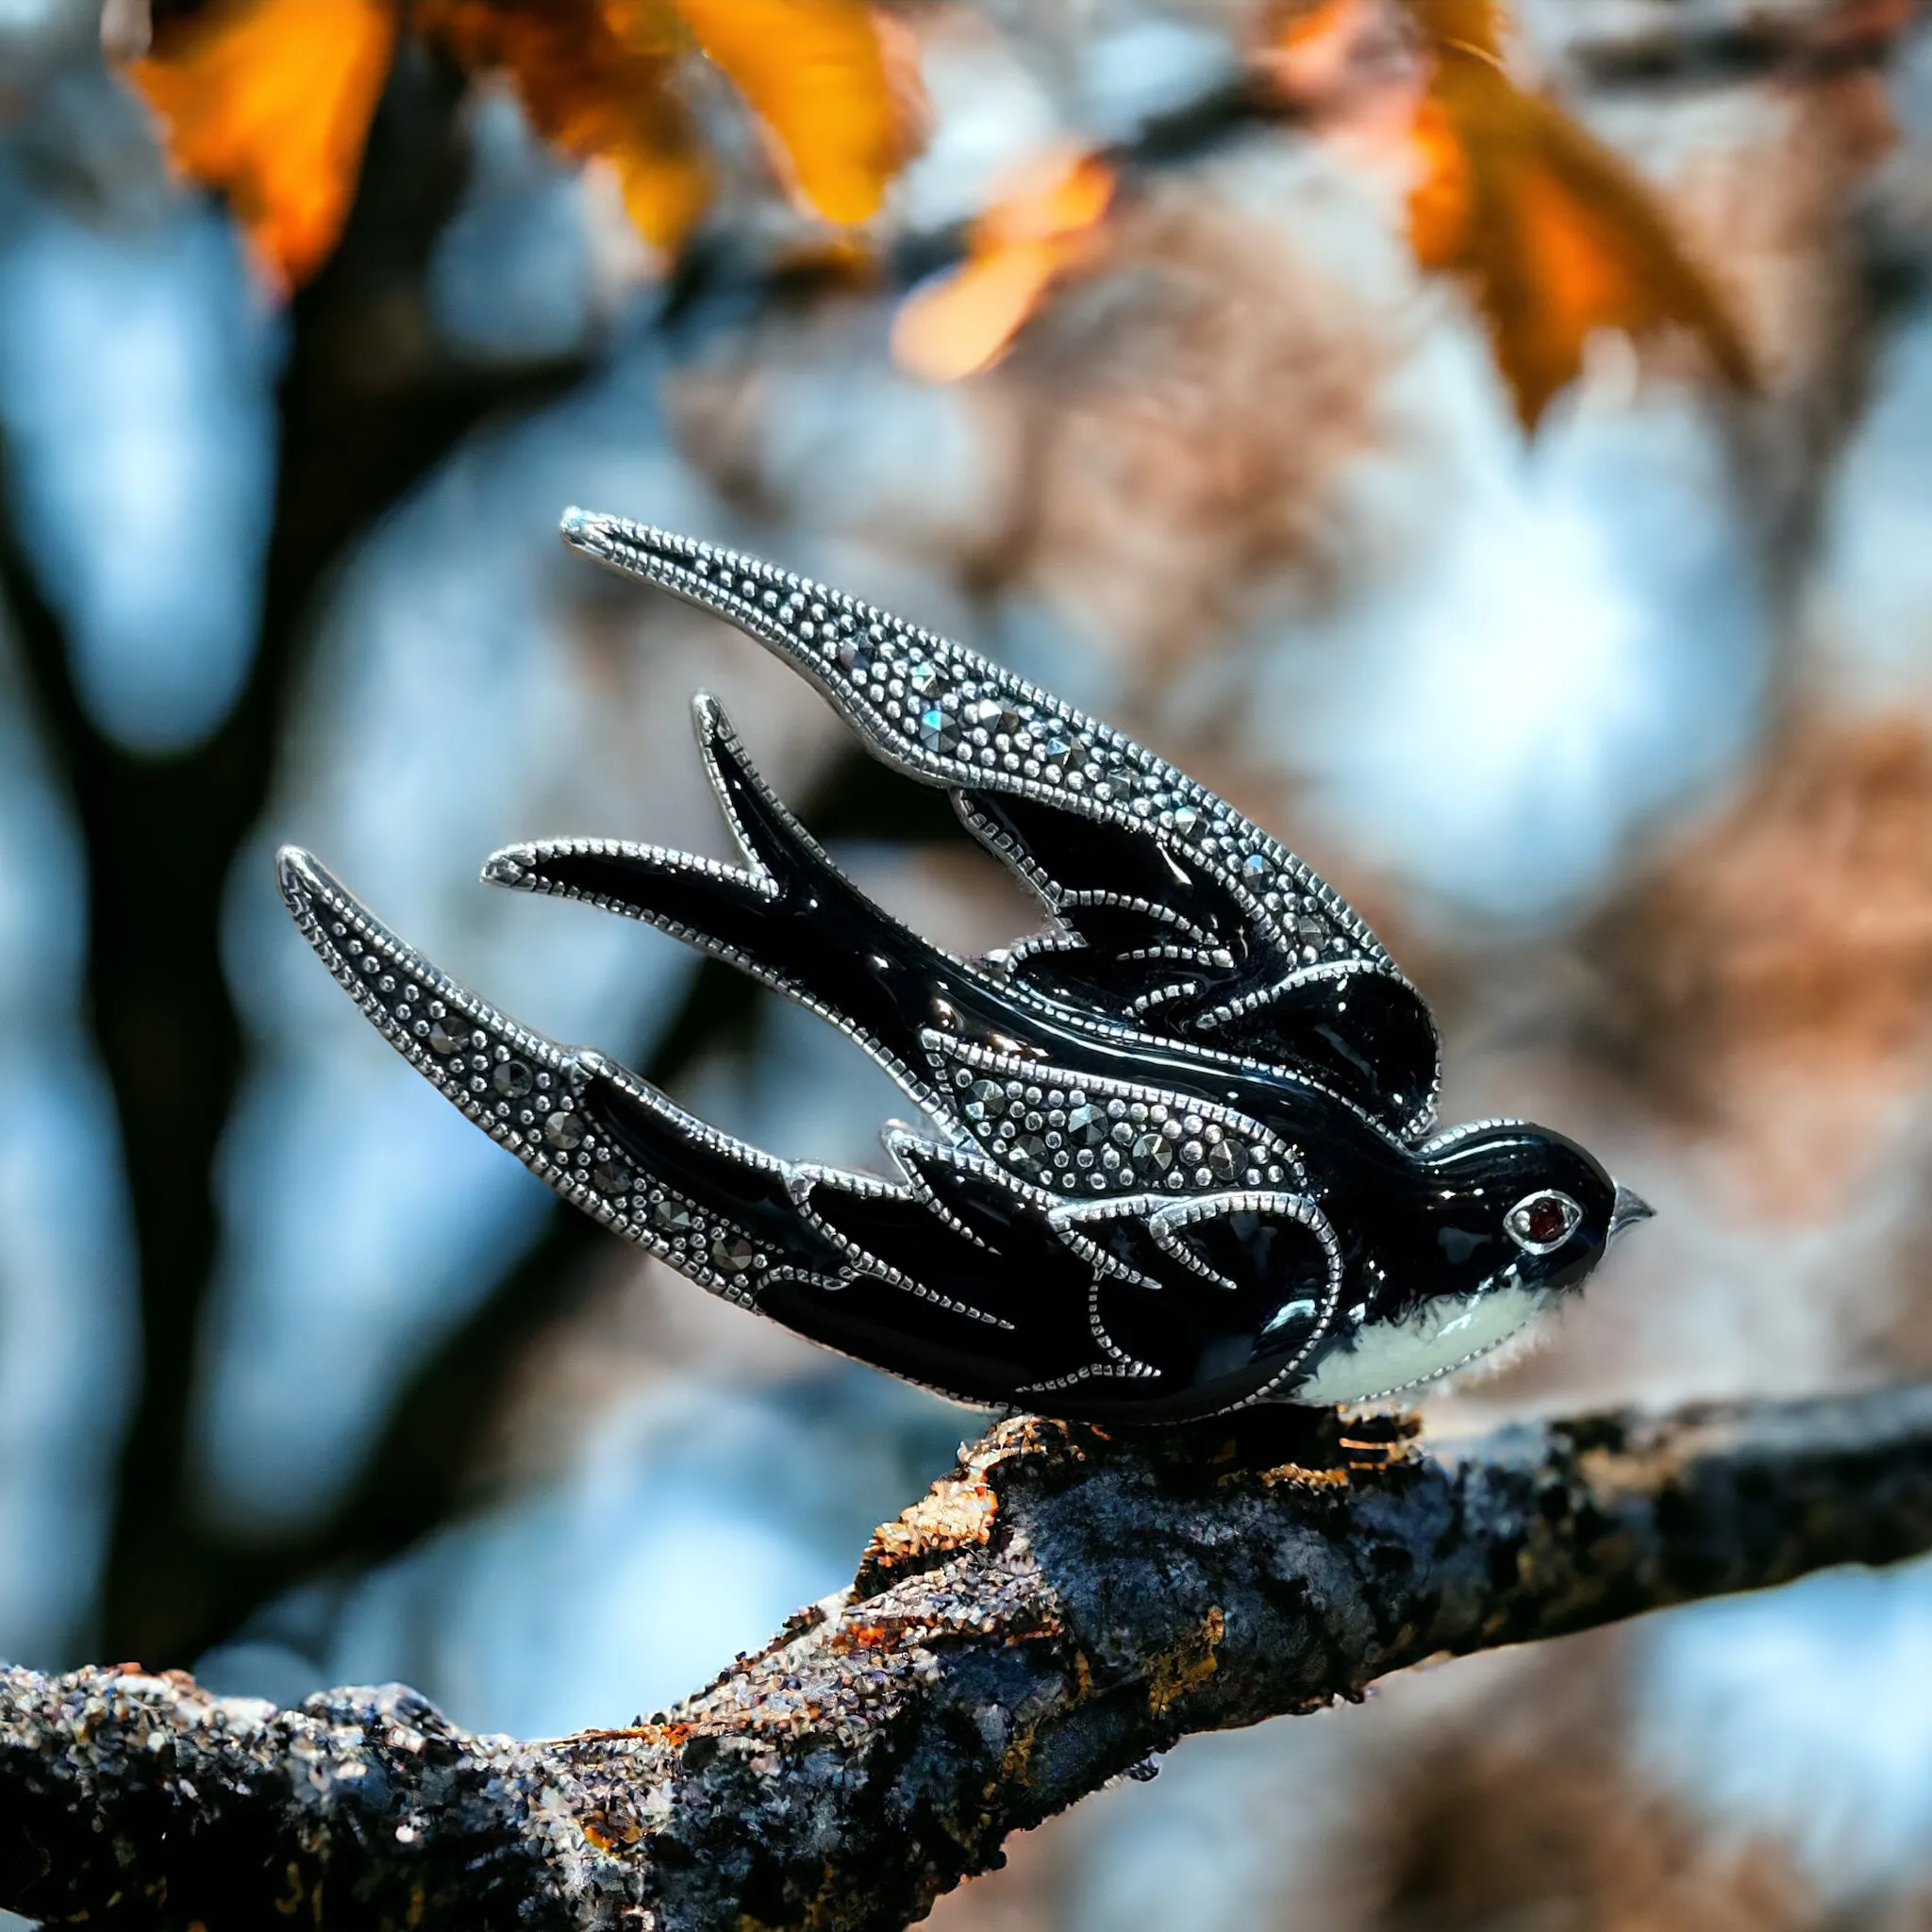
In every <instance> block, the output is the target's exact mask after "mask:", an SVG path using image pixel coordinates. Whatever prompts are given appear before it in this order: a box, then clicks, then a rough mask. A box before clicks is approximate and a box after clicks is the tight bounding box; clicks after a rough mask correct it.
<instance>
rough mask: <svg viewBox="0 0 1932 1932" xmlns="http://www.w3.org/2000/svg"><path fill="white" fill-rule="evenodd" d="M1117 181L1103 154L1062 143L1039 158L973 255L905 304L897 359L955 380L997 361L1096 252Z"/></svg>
mask: <svg viewBox="0 0 1932 1932" xmlns="http://www.w3.org/2000/svg"><path fill="white" fill-rule="evenodd" d="M1118 186H1119V176H1118V175H1117V173H1116V171H1115V170H1114V168H1113V167H1112V166H1111V165H1110V164H1109V163H1108V161H1107V160H1106V159H1104V158H1102V157H1101V156H1099V155H1096V154H1091V153H1084V152H1078V153H1074V154H1071V155H1070V154H1068V153H1067V152H1066V151H1065V150H1058V151H1056V152H1055V153H1054V154H1052V155H1051V156H1048V157H1045V158H1042V159H1040V160H1038V161H1036V162H1034V163H1033V164H1032V165H1031V166H1030V167H1029V168H1028V169H1027V170H1026V172H1025V173H1024V175H1022V176H1020V177H1019V178H1018V179H1017V180H1016V181H1015V182H1014V184H1013V186H1012V187H1011V188H1010V189H1009V190H1008V192H1006V193H1005V194H1003V195H1002V196H1001V197H1000V198H999V199H998V200H996V201H995V202H994V203H993V204H992V206H991V208H988V209H987V210H986V212H985V213H984V214H982V215H981V216H980V217H979V219H978V220H977V221H976V222H975V223H974V225H973V232H972V236H971V238H970V240H969V242H968V244H967V254H966V259H965V260H964V261H962V262H960V263H959V264H958V267H956V268H952V269H948V270H946V271H945V272H944V273H943V274H941V275H936V276H933V277H932V278H930V279H929V280H927V281H925V282H924V283H922V284H921V285H920V286H919V287H918V288H916V289H914V290H913V291H912V292H911V293H910V294H909V295H908V296H907V298H906V300H905V301H904V302H903V303H902V304H901V305H900V308H899V312H898V314H897V316H896V317H895V318H894V319H893V323H892V354H893V356H894V357H895V358H897V360H898V362H899V364H900V366H901V367H902V368H905V369H908V370H910V371H911V372H912V373H913V374H914V375H922V376H924V378H925V379H926V380H927V381H929V382H954V381H957V380H958V378H959V377H961V376H964V375H972V374H974V371H976V370H980V369H984V368H986V367H987V366H988V365H989V364H991V363H992V362H995V361H997V360H998V359H999V358H1000V357H1001V356H1002V355H1004V354H1005V353H1006V351H1007V348H1008V345H1009V344H1010V343H1011V341H1012V340H1013V338H1014V336H1015V335H1017V334H1018V333H1019V330H1020V328H1021V326H1022V325H1024V322H1025V321H1026V318H1027V317H1028V316H1029V315H1031V314H1032V313H1033V311H1034V309H1035V308H1038V306H1039V304H1040V302H1041V297H1042V296H1043V295H1044V293H1045V291H1046V289H1047V287H1048V285H1049V284H1050V283H1051V282H1052V281H1053V279H1054V277H1055V276H1056V275H1059V274H1060V273H1061V272H1062V271H1063V270H1065V269H1067V268H1069V267H1071V266H1072V265H1074V263H1075V262H1078V261H1081V260H1084V259H1085V258H1087V257H1088V256H1089V255H1090V254H1091V251H1092V248H1093V245H1094V242H1095V240H1096V237H1097V234H1098V231H1099V227H1100V224H1101V223H1102V221H1103V220H1104V219H1105V217H1106V215H1107V213H1108V209H1109V208H1111V207H1112V205H1113V200H1114V193H1115V190H1116V189H1117V187H1118Z"/></svg>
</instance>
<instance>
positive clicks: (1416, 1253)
mask: <svg viewBox="0 0 1932 1932" xmlns="http://www.w3.org/2000/svg"><path fill="white" fill-rule="evenodd" d="M1416 1172H1417V1174H1418V1176H1419V1179H1420V1182H1421V1196H1422V1198H1421V1200H1420V1203H1419V1204H1418V1205H1419V1208H1420V1211H1419V1212H1417V1213H1415V1214H1414V1215H1412V1216H1408V1215H1397V1216H1391V1217H1390V1220H1389V1222H1388V1224H1387V1225H1386V1226H1385V1228H1384V1230H1383V1233H1382V1239H1381V1240H1380V1241H1378V1242H1377V1243H1376V1245H1377V1247H1378V1250H1379V1257H1378V1258H1377V1259H1376V1260H1375V1261H1374V1262H1373V1263H1372V1264H1371V1266H1370V1268H1369V1270H1368V1271H1367V1275H1368V1279H1369V1280H1370V1281H1371V1282H1373V1283H1374V1289H1373V1291H1372V1292H1371V1293H1369V1294H1368V1295H1367V1296H1365V1297H1364V1299H1363V1300H1362V1301H1361V1302H1359V1303H1358V1304H1357V1305H1356V1306H1355V1307H1351V1308H1347V1309H1344V1310H1342V1311H1341V1318H1340V1320H1339V1321H1338V1323H1337V1325H1336V1327H1335V1328H1334V1330H1333V1331H1332V1332H1331V1334H1330V1336H1329V1337H1328V1338H1327V1339H1326V1341H1324V1345H1323V1346H1321V1347H1319V1348H1318V1349H1316V1350H1314V1351H1313V1352H1311V1355H1310V1357H1309V1358H1308V1360H1307V1364H1306V1365H1305V1377H1306V1379H1305V1380H1304V1382H1303V1384H1302V1386H1301V1387H1300V1388H1299V1389H1297V1390H1296V1391H1294V1395H1295V1399H1296V1400H1300V1401H1324V1402H1349V1401H1360V1400H1365V1399H1368V1398H1370V1397H1374V1396H1379V1395H1384V1394H1389V1393H1391V1392H1393V1391H1396V1390H1398V1389H1405V1388H1409V1387H1412V1386H1413V1385H1415V1384H1417V1383H1420V1382H1426V1381H1429V1380H1431V1379H1433V1378H1434V1377H1435V1376H1438V1375H1442V1374H1448V1373H1449V1371H1451V1370H1452V1369H1457V1368H1460V1367H1461V1366H1462V1365H1463V1364H1464V1363H1466V1362H1469V1361H1471V1360H1474V1358H1475V1357H1478V1356H1483V1355H1487V1354H1488V1353H1489V1352H1490V1351H1491V1350H1492V1349H1494V1348H1496V1347H1498V1346H1500V1345H1501V1344H1502V1343H1504V1342H1506V1341H1509V1340H1510V1339H1511V1338H1512V1337H1514V1336H1516V1335H1517V1334H1518V1333H1519V1332H1521V1331H1522V1330H1523V1329H1524V1328H1525V1327H1526V1326H1527V1325H1528V1324H1529V1323H1530V1322H1532V1321H1533V1320H1534V1319H1535V1318H1536V1317H1537V1316H1538V1315H1540V1314H1541V1313H1543V1312H1544V1311H1545V1310H1546V1309H1548V1308H1549V1307H1552V1306H1553V1305H1554V1304H1555V1303H1556V1302H1557V1301H1558V1300H1559V1299H1560V1298H1561V1297H1562V1296H1563V1295H1564V1294H1565V1293H1566V1292H1568V1291H1572V1290H1574V1289H1577V1288H1580V1287H1581V1286H1582V1285H1583V1282H1584V1280H1585V1278H1586V1277H1587V1276H1588V1275H1589V1274H1590V1273H1591V1270H1592V1269H1593V1268H1594V1267H1595V1266H1596V1264H1597V1263H1598V1262H1599V1261H1600V1260H1602V1258H1603V1257H1604V1253H1605V1251H1606V1249H1607V1248H1608V1247H1609V1245H1610V1243H1611V1242H1612V1241H1615V1240H1616V1238H1617V1237H1618V1235H1620V1234H1621V1233H1622V1232H1623V1231H1624V1229H1625V1228H1626V1227H1629V1226H1630V1225H1631V1224H1633V1223H1635V1222H1639V1221H1645V1220H1648V1219H1649V1218H1650V1214H1651V1209H1650V1208H1649V1207H1648V1206H1647V1205H1646V1204H1645V1203H1644V1202H1643V1201H1642V1200H1641V1199H1640V1198H1639V1196H1638V1195H1636V1194H1635V1193H1633V1192H1632V1191H1630V1190H1629V1189H1628V1188H1624V1187H1620V1186H1619V1185H1618V1184H1617V1183H1616V1182H1615V1181H1613V1180H1612V1179H1611V1178H1610V1176H1609V1175H1608V1174H1606V1173H1605V1172H1604V1170H1603V1168H1602V1166H1601V1165H1600V1164H1599V1163H1598V1162H1597V1161H1596V1160H1594V1159H1593V1158H1591V1156H1590V1155H1589V1154H1588V1153H1587V1152H1586V1151H1585V1150H1584V1149H1583V1148H1581V1147H1579V1146H1578V1145H1577V1144H1576V1142H1575V1141H1571V1140H1568V1139H1566V1138H1565V1137H1564V1136H1563V1135H1561V1134H1557V1133H1553V1132H1551V1131H1550V1130H1549V1129H1548V1128H1546V1127H1537V1126H1532V1125H1530V1124H1528V1123H1527V1122H1524V1121H1478V1122H1474V1123H1472V1124H1470V1125H1468V1126H1464V1127H1458V1128H1457V1129H1456V1130H1455V1131H1454V1132H1453V1133H1450V1134H1445V1135H1443V1136H1441V1138H1440V1139H1439V1140H1437V1141H1432V1142H1430V1143H1429V1145H1428V1146H1426V1147H1424V1149H1422V1150H1421V1152H1420V1157H1419V1158H1418V1160H1417V1163H1416Z"/></svg>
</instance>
